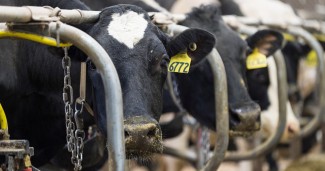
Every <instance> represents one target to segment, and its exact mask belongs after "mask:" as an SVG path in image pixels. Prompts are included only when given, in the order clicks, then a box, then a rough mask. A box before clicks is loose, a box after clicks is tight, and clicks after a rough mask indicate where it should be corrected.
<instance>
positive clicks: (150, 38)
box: [90, 5, 215, 158]
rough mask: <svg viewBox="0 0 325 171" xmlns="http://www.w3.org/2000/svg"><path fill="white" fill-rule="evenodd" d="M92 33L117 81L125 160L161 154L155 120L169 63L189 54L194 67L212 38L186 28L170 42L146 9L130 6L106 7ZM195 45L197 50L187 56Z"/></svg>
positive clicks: (99, 97) (100, 101)
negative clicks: (116, 76)
mask: <svg viewBox="0 0 325 171" xmlns="http://www.w3.org/2000/svg"><path fill="white" fill-rule="evenodd" d="M90 34H91V35H92V36H93V37H94V38H95V39H96V40H97V41H98V42H99V43H100V44H101V45H102V46H103V48H104V49H105V50H106V51H107V53H108V54H109V56H110V57H111V58H112V61H113V63H114V65H115V67H116V69H117V72H118V75H119V78H120V82H121V87H122V93H123V105H124V108H123V109H124V110H123V112H124V130H125V141H126V151H127V158H137V157H141V158H148V157H149V156H150V154H151V153H154V152H161V151H162V144H161V141H162V136H161V130H160V127H159V125H158V122H157V121H158V120H159V118H160V115H161V112H162V88H163V84H164V82H165V79H166V75H167V65H168V63H169V59H170V57H171V56H173V55H176V54H177V53H180V52H187V51H188V54H189V56H190V57H191V59H192V64H195V63H197V62H199V61H200V60H201V59H203V58H204V57H205V56H206V55H207V54H208V53H209V52H210V51H211V50H212V47H213V46H214V43H215V39H214V37H213V35H211V34H210V33H208V32H206V31H203V30H199V29H190V30H187V31H185V32H183V33H181V34H180V35H179V36H177V37H176V38H175V39H170V38H169V37H167V35H165V34H164V33H162V32H161V31H160V30H159V29H158V28H157V27H156V26H155V25H154V24H152V23H151V21H150V18H149V16H148V15H147V13H146V12H145V11H143V10H142V9H141V8H139V7H136V6H132V5H118V6H112V7H108V8H105V9H104V10H103V11H102V12H101V13H100V17H99V20H98V21H97V23H96V24H95V25H94V26H93V27H92V30H91V31H90ZM193 43H196V45H197V49H196V51H195V52H192V51H191V52H190V50H189V49H190V45H191V44H193ZM90 74H91V75H92V78H93V83H96V79H95V78H96V75H97V78H98V77H99V75H98V73H97V72H96V71H95V70H91V71H90ZM100 82H101V81H97V83H100ZM98 85H99V84H97V85H94V87H96V86H97V87H98ZM99 90H101V91H99V92H97V93H96V91H95V96H96V97H95V99H96V100H95V101H96V106H97V107H96V108H97V110H96V111H97V116H96V117H97V121H98V124H99V126H100V128H101V130H102V131H104V132H105V131H106V125H105V124H106V121H105V120H106V115H105V113H104V112H105V108H104V95H103V93H102V92H103V91H102V89H101V88H100V87H99ZM107 100H109V99H107ZM108 119H109V118H108ZM105 135H106V134H105Z"/></svg>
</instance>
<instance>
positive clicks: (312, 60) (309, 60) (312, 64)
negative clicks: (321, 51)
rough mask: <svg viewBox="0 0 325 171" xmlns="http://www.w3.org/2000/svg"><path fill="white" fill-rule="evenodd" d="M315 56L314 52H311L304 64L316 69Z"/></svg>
mask: <svg viewBox="0 0 325 171" xmlns="http://www.w3.org/2000/svg"><path fill="white" fill-rule="evenodd" d="M317 62H318V60H317V54H316V51H315V50H311V51H310V52H309V53H308V55H307V58H306V64H307V65H308V66H310V67H316V66H317Z"/></svg>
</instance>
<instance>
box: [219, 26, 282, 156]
mask: <svg viewBox="0 0 325 171" xmlns="http://www.w3.org/2000/svg"><path fill="white" fill-rule="evenodd" d="M240 26H241V27H238V28H237V29H238V31H239V32H240V33H243V34H246V35H252V34H253V33H255V32H256V31H257V29H256V28H254V27H248V26H245V25H240ZM274 60H275V63H276V66H277V82H278V97H279V118H278V125H277V129H276V132H275V133H274V134H273V135H271V136H270V137H269V138H268V139H267V140H266V141H264V142H263V143H262V144H260V145H259V146H257V147H256V148H254V149H252V150H249V151H246V152H241V153H238V152H227V153H226V157H225V160H226V161H240V160H250V159H253V158H256V157H259V156H260V155H263V154H265V153H266V152H268V151H269V150H271V148H272V147H274V146H275V145H276V144H277V143H278V142H279V141H280V139H281V136H282V134H283V132H284V129H285V124H286V120H287V107H286V102H287V74H286V68H285V62H284V58H283V55H282V53H281V51H277V52H276V53H275V54H274Z"/></svg>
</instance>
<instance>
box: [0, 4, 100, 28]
mask: <svg viewBox="0 0 325 171" xmlns="http://www.w3.org/2000/svg"><path fill="white" fill-rule="evenodd" d="M53 11H54V9H53V8H50V7H36V6H24V7H13V6H0V22H23V23H25V22H31V21H57V20H60V21H62V22H64V23H69V24H80V23H85V22H87V23H91V22H95V21H97V19H98V16H99V13H100V11H85V10H78V9H73V10H64V9H61V10H59V13H57V14H55V13H54V12H53Z"/></svg>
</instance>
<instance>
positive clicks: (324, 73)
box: [287, 26, 325, 150]
mask: <svg viewBox="0 0 325 171" xmlns="http://www.w3.org/2000/svg"><path fill="white" fill-rule="evenodd" d="M287 31H288V33H290V34H292V35H294V36H298V37H301V38H303V39H304V40H305V41H306V43H307V44H308V45H309V46H310V47H311V49H314V50H315V51H316V54H317V60H318V67H317V69H318V80H319V89H318V92H317V93H318V94H319V97H318V99H319V103H318V104H319V105H320V111H318V113H317V115H316V116H314V118H313V119H312V120H311V121H310V122H309V123H308V124H307V125H306V126H305V127H304V128H303V129H302V131H301V133H300V137H306V136H308V135H309V134H310V133H312V132H313V131H315V130H316V129H317V128H318V126H319V124H320V123H324V122H325V115H324V114H323V113H324V112H325V104H324V103H325V68H324V67H325V63H324V62H325V60H324V51H323V48H322V46H321V45H320V43H319V42H318V41H317V39H316V38H315V37H313V35H312V34H311V33H309V32H307V31H306V30H304V29H303V28H300V27H294V26H291V27H288V29H287ZM316 87H317V86H316ZM322 126H323V124H322ZM322 130H324V128H322ZM324 132H325V131H323V135H325V134H324ZM324 138H325V137H324V136H323V146H322V150H324V149H325V145H324V142H325V139H324Z"/></svg>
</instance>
